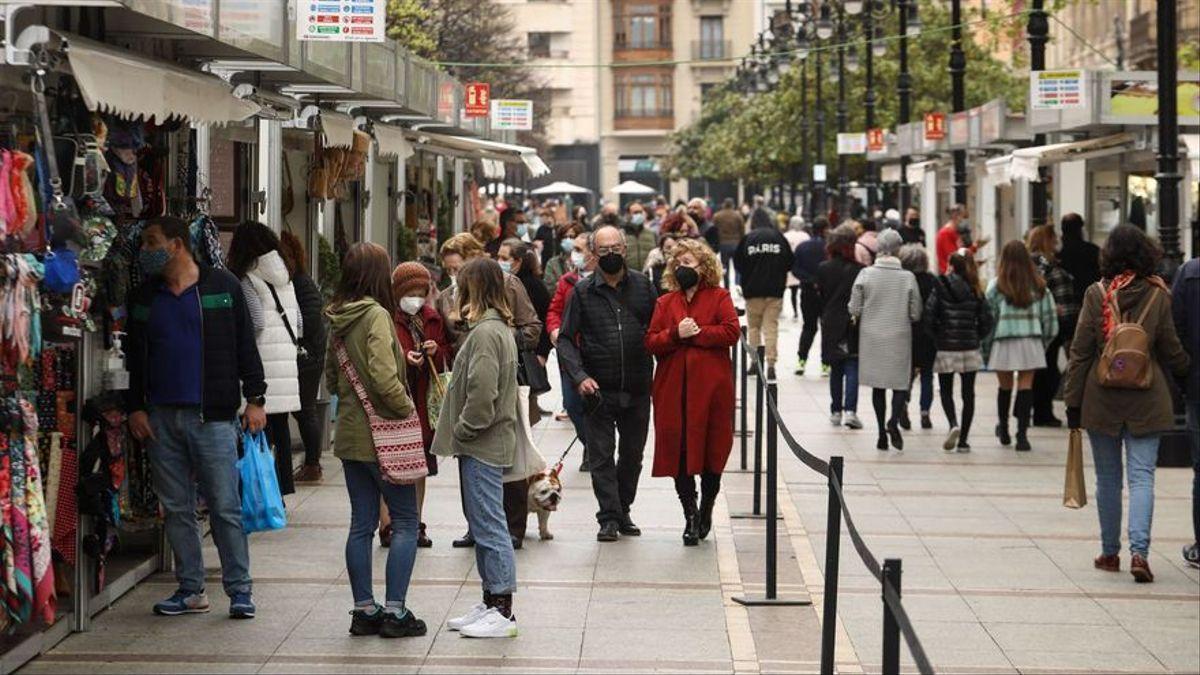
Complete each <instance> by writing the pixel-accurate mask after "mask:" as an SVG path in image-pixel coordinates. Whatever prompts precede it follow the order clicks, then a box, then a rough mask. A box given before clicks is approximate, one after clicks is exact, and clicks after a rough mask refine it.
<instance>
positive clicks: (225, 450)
mask: <svg viewBox="0 0 1200 675" xmlns="http://www.w3.org/2000/svg"><path fill="white" fill-rule="evenodd" d="M201 419H202V416H201V414H200V408H199V407H179V406H160V407H155V408H152V409H151V410H150V429H151V430H152V431H153V432H154V438H153V440H151V441H150V444H149V451H150V471H151V473H152V475H153V478H154V491H155V492H156V493H157V494H158V501H159V502H160V503H161V504H162V507H163V513H164V514H165V515H164V523H163V524H164V528H165V529H166V532H167V540H168V541H169V542H170V543H171V549H172V550H173V551H174V554H175V579H176V581H178V582H179V588H180V589H182V590H184V591H188V592H191V593H199V592H201V591H203V590H204V558H203V556H202V555H201V552H200V525H199V523H197V522H196V483H197V482H198V483H199V484H200V493H201V494H202V495H204V500H205V502H207V503H208V513H209V522H210V523H211V525H212V537H213V543H215V544H216V545H217V554H218V555H220V557H221V581H222V583H223V584H224V586H225V593H226V594H227V595H229V596H231V597H232V596H233V595H234V594H235V593H249V592H250V588H251V582H250V547H249V545H248V544H247V542H246V533H245V531H243V530H242V498H241V494H240V490H239V488H238V470H237V459H238V457H237V442H238V433H239V429H238V423H237V422H236V421H233V420H226V421H220V422H203V421H201Z"/></svg>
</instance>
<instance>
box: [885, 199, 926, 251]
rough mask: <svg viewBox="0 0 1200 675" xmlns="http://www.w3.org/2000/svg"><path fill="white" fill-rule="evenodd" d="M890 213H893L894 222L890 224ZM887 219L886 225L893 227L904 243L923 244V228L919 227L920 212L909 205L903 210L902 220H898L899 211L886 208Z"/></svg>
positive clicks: (891, 218) (891, 217)
mask: <svg viewBox="0 0 1200 675" xmlns="http://www.w3.org/2000/svg"><path fill="white" fill-rule="evenodd" d="M892 214H896V215H895V220H896V221H897V222H896V223H895V224H890V221H892V220H893V216H892ZM885 217H886V218H887V220H888V221H889V224H888V227H891V228H893V229H895V230H896V231H897V232H899V233H900V239H901V240H903V241H904V243H906V244H920V245H922V246H924V245H925V230H922V229H921V214H920V213H918V212H917V210H916V209H914V208H912V207H911V206H910V207H908V209H907V210H906V211H905V212H904V220H903V221H902V222H901V221H900V220H899V217H900V212H899V211H897V210H896V209H888V210H887V214H886V216H885Z"/></svg>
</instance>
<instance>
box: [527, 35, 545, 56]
mask: <svg viewBox="0 0 1200 675" xmlns="http://www.w3.org/2000/svg"><path fill="white" fill-rule="evenodd" d="M526 35H527V36H528V41H529V42H528V44H529V58H531V59H548V58H550V34H549V33H527V34H526Z"/></svg>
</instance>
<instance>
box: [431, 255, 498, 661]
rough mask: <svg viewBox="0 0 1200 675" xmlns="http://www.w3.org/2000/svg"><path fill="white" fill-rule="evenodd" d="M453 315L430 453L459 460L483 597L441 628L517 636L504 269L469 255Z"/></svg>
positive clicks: (474, 634) (469, 634) (472, 634)
mask: <svg viewBox="0 0 1200 675" xmlns="http://www.w3.org/2000/svg"><path fill="white" fill-rule="evenodd" d="M458 313H459V315H460V316H462V317H463V319H465V320H466V321H467V322H468V324H469V325H470V331H469V332H468V333H467V338H466V340H465V341H464V342H463V344H462V346H461V347H459V349H458V353H457V355H456V356H455V357H454V368H453V369H452V372H453V375H452V376H451V379H450V385H449V386H448V387H447V388H446V397H445V399H444V400H443V401H442V411H441V413H440V414H439V415H438V428H437V431H436V432H435V433H434V437H433V453H434V454H435V455H441V456H443V457H450V456H454V457H458V461H459V470H460V475H461V476H462V481H463V490H462V491H463V506H464V507H465V509H466V513H467V524H468V526H469V527H470V529H471V534H472V535H474V538H475V568H476V569H477V570H479V577H480V579H481V580H482V582H483V602H481V603H479V604H477V605H475V606H474V607H472V608H471V610H470V611H468V612H467V613H466V614H465V615H463V616H460V617H458V618H455V619H451V620H450V621H449V622H448V623H447V627H448V628H449V629H450V630H457V631H461V632H462V634H463V635H465V636H467V637H476V638H485V637H516V635H517V620H516V617H515V616H514V615H513V612H512V594H513V591H515V590H516V588H517V569H516V558H515V557H514V555H513V543H512V539H511V538H510V537H509V534H508V521H507V519H506V518H505V515H504V483H503V472H504V467H507V466H511V465H512V463H513V458H514V457H515V455H516V449H517V425H518V421H517V405H518V400H517V343H516V340H515V339H514V337H513V332H512V328H511V327H510V325H511V323H512V314H511V313H510V312H509V309H508V301H507V299H506V295H505V290H504V273H503V272H502V271H501V270H500V265H498V264H497V263H496V262H495V261H494V260H491V259H488V258H475V259H473V260H471V261H469V262H467V264H466V265H464V266H463V267H462V269H461V270H459V272H458Z"/></svg>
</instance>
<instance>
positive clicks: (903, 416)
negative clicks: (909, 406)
mask: <svg viewBox="0 0 1200 675" xmlns="http://www.w3.org/2000/svg"><path fill="white" fill-rule="evenodd" d="M896 421H897V422H899V424H900V428H901V429H903V430H905V431H911V430H912V420H910V419H909V418H908V411H907V410H901V411H900V414H899V415H897V417H896Z"/></svg>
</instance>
